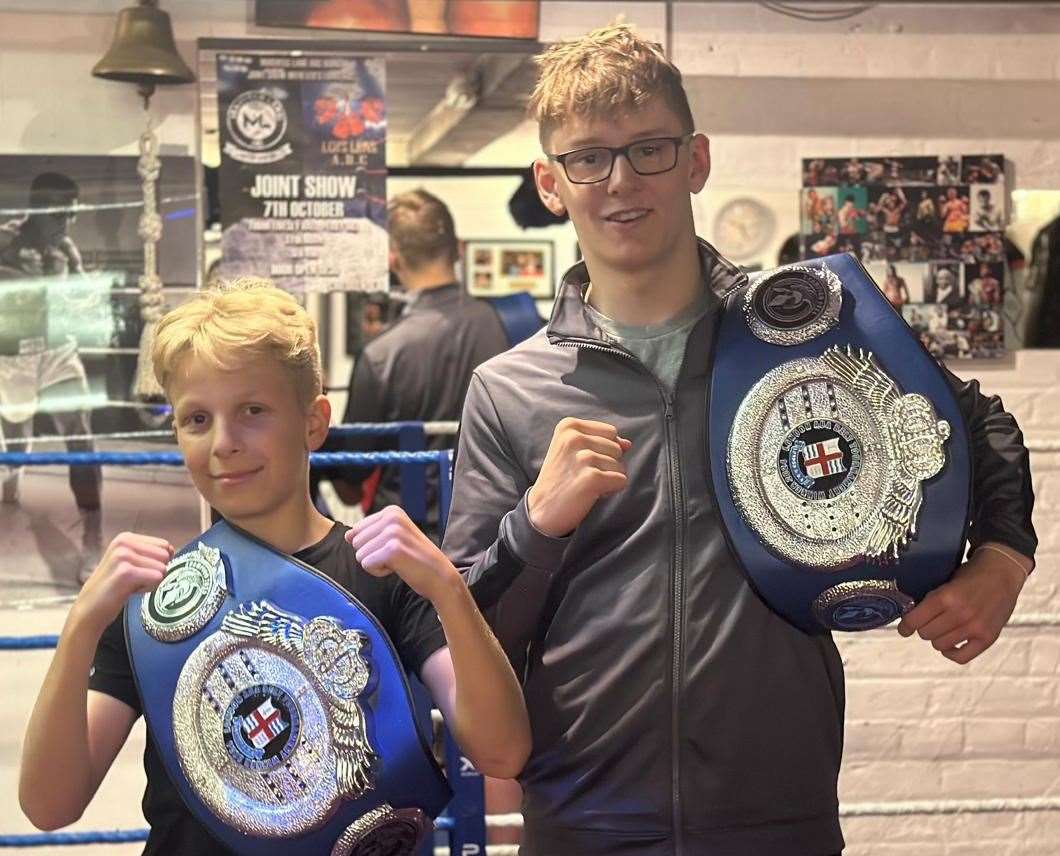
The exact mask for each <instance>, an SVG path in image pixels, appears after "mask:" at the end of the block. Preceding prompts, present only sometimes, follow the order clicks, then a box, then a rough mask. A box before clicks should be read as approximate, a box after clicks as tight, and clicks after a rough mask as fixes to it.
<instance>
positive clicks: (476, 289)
mask: <svg viewBox="0 0 1060 856" xmlns="http://www.w3.org/2000/svg"><path fill="white" fill-rule="evenodd" d="M552 249H553V248H552V241H518V240H516V241H467V243H466V244H465V246H464V272H465V278H464V281H465V282H466V283H467V290H468V292H469V293H470V294H472V295H474V296H475V297H501V296H503V295H505V294H514V293H516V292H519V291H525V292H527V293H529V294H530V296H531V297H533V298H534V299H536V300H549V299H550V298H552V297H555V296H556V286H555V280H554V274H553V252H552Z"/></svg>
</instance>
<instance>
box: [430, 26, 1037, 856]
mask: <svg viewBox="0 0 1060 856" xmlns="http://www.w3.org/2000/svg"><path fill="white" fill-rule="evenodd" d="M539 62H540V80H539V82H538V85H537V88H536V89H535V90H534V93H533V96H532V98H531V101H530V112H531V114H532V115H533V116H534V117H535V118H536V119H537V121H538V123H539V127H540V137H541V144H542V148H543V149H544V152H545V154H544V156H543V157H541V158H540V159H539V160H538V161H536V163H535V164H534V176H535V179H536V182H537V188H538V192H539V195H540V197H541V199H542V201H543V202H544V204H545V206H546V207H547V208H548V209H549V210H550V211H552V213H554V214H556V215H560V214H563V213H567V214H569V215H570V218H571V220H572V221H573V223H574V227H575V230H576V231H577V233H578V243H579V246H580V247H581V250H582V253H583V254H584V261H583V262H581V263H579V264H577V265H576V266H575V267H573V268H572V269H571V270H569V271H568V272H567V273H566V275H565V276H564V277H563V279H562V282H561V285H560V290H559V295H558V297H557V300H556V304H555V308H554V310H553V313H552V318H551V320H550V322H549V324H548V327H547V328H546V330H545V331H543V332H542V333H541V334H539V335H536V336H534V337H533V338H531V339H530V340H528V341H526V342H524V343H522V344H520V345H518V346H516V347H515V348H513V349H512V350H511V351H508V352H507V353H505V354H502V355H500V356H498V357H496V358H494V359H492V360H490V361H489V362H487V363H485V364H484V365H482V366H480V367H479V369H478V370H477V371H476V373H475V375H474V377H473V379H472V382H471V386H470V391H469V393H468V397H467V403H466V405H465V408H464V413H463V418H462V422H461V438H460V444H459V453H458V456H457V462H456V476H455V485H454V495H453V503H452V506H451V511H450V516H449V522H448V527H447V529H446V537H445V542H444V544H443V549H445V550H446V552H447V554H448V555H449V556H451V557H452V558H453V560H454V562H455V563H456V564H457V565H458V566H460V567H461V568H462V569H464V570H466V571H467V572H468V579H469V582H473V583H474V584H475V585H495V586H496V587H497V589H499V590H504V589H505V587H508V588H507V590H506V593H505V594H504V595H503V596H502V597H501V599H500V602H499V604H498V606H497V608H496V609H495V610H494V611H493V612H492V613H491V622H492V624H493V627H494V630H495V632H496V633H497V634H498V637H499V638H500V639H501V642H502V643H503V644H504V645H505V648H506V650H508V651H509V652H510V656H512V658H513V659H514V661H515V662H516V664H517V668H518V670H519V671H520V672H521V674H522V677H523V683H524V693H525V696H526V701H527V707H528V709H529V712H530V722H531V729H532V732H533V751H532V753H531V756H530V759H529V761H528V763H527V765H526V767H525V768H524V770H523V772H522V774H521V775H520V777H519V779H520V782H521V783H522V785H523V787H524V802H523V813H524V839H523V849H522V851H521V852H522V853H523V854H524V856H544V854H548V856H559V854H563V856H565V855H566V854H575V853H576V854H578V856H595V854H601V856H603V854H608V856H616V854H622V856H674V854H687V856H693V854H694V856H830V854H835V853H838V852H839V851H840V850H841V849H842V847H843V837H842V834H841V832H840V828H839V816H838V804H837V803H838V801H837V796H836V781H837V776H838V773H839V764H840V756H841V752H842V742H843V669H842V662H841V660H840V657H839V654H838V652H837V650H836V647H835V645H834V643H833V642H832V639H831V637H830V636H828V635H826V634H822V635H818V636H813V635H809V634H806V633H804V632H802V631H800V630H798V629H796V628H795V627H794V626H793V625H790V624H788V623H786V622H785V621H784V620H782V619H781V618H779V617H778V616H777V615H776V614H775V613H774V612H772V611H771V610H770V609H769V608H768V607H767V606H766V605H765V603H764V602H763V601H762V600H760V599H759V598H758V597H757V596H756V594H755V592H754V591H753V590H752V589H751V587H750V585H749V584H748V582H747V580H746V578H745V576H744V574H743V573H742V572H741V569H740V567H739V564H738V561H737V559H736V558H735V556H734V555H733V553H732V552H731V551H730V548H729V546H728V544H727V543H726V538H725V534H724V532H723V529H722V521H721V519H720V515H719V511H718V503H719V502H720V501H722V498H721V497H715V495H714V491H713V488H712V484H711V477H710V474H709V472H708V466H707V450H706V448H705V447H706V429H705V420H706V414H707V388H708V384H709V381H710V372H711V363H712V354H713V351H712V348H713V339H714V331H715V328H716V321H717V320H718V317H719V313H720V311H721V300H720V297H721V296H722V295H725V294H727V293H729V292H730V291H731V290H733V289H736V288H739V287H741V286H742V285H744V284H746V277H745V276H744V275H743V274H742V273H741V272H740V271H739V270H738V269H737V268H736V266H735V265H733V264H731V263H730V262H728V261H727V260H725V259H724V258H722V257H721V256H720V255H719V254H718V253H717V252H716V251H715V250H714V249H713V248H712V247H711V246H710V245H709V244H707V243H706V242H704V241H700V240H697V238H696V235H695V232H694V227H693V220H692V206H691V194H693V193H698V192H699V191H700V190H702V189H703V187H704V185H705V183H706V181H707V176H708V175H709V173H710V166H711V161H710V146H709V141H708V140H707V137H706V136H704V135H703V134H701V133H697V132H696V130H695V125H694V123H693V118H692V112H691V109H690V106H689V103H688V99H687V97H686V95H685V92H684V89H683V86H682V82H681V74H680V72H679V71H678V70H677V69H676V68H675V67H674V66H673V65H672V64H671V63H670V62H669V61H668V60H667V59H666V57H665V56H664V55H663V53H662V50H661V48H660V47H659V45H657V44H654V43H652V42H649V41H646V40H645V39H643V38H641V37H640V36H638V35H637V34H636V33H635V32H634V31H633V30H632V29H630V28H629V27H626V26H612V27H607V28H604V29H601V30H597V31H595V32H592V33H589V34H588V35H586V36H583V37H581V38H579V39H576V40H574V41H572V42H569V43H563V44H559V45H555V46H553V47H551V48H549V49H548V50H547V51H546V52H545V53H544V55H543V56H542V57H540V58H539ZM951 382H952V383H953V385H954V386H955V391H956V394H957V396H958V398H959V400H960V402H961V408H962V411H963V413H964V415H965V418H966V420H967V422H968V425H969V429H970V433H971V435H972V437H973V442H974V450H975V451H974V456H975V459H976V460H975V485H974V491H973V493H974V501H973V520H974V525H973V527H972V530H971V543H972V547H973V552H972V555H971V558H970V560H969V561H968V562H967V563H966V564H965V565H963V566H962V567H961V568H960V569H959V570H958V571H957V573H956V575H955V576H954V578H953V580H952V581H951V582H949V583H947V584H946V585H944V586H942V587H941V588H939V589H937V590H936V591H935V592H933V593H932V594H930V595H928V596H927V597H926V598H925V599H924V600H923V601H922V602H921V603H920V604H919V605H918V606H917V607H916V608H915V609H913V610H912V611H911V612H909V613H908V614H907V615H906V617H905V619H904V620H903V622H902V624H901V625H900V627H899V630H900V631H901V632H902V633H904V634H908V633H911V632H913V631H919V633H920V635H921V636H923V637H924V638H925V639H928V640H930V641H931V642H932V644H934V646H935V647H936V648H937V649H938V650H939V651H940V652H941V653H942V654H943V656H946V657H948V658H950V659H951V660H954V661H956V662H959V663H964V662H967V661H968V660H970V659H971V658H972V657H974V656H976V655H977V654H978V653H980V652H982V651H983V650H984V649H985V648H986V647H987V646H989V645H990V644H991V643H992V642H993V640H994V639H995V638H996V637H997V634H998V632H999V631H1000V629H1001V627H1002V626H1003V624H1004V623H1005V620H1006V619H1007V617H1008V615H1009V614H1010V613H1011V611H1012V608H1013V605H1014V604H1015V601H1016V597H1017V595H1018V593H1019V591H1020V588H1021V586H1022V585H1023V581H1024V578H1025V570H1026V569H1028V568H1029V567H1030V566H1031V564H1032V560H1031V559H1030V558H1029V557H1030V556H1032V555H1033V553H1034V549H1035V545H1036V540H1035V537H1034V531H1033V528H1032V527H1031V523H1030V512H1031V505H1032V503H1033V496H1032V495H1031V490H1030V480H1029V473H1028V467H1027V458H1028V456H1027V451H1026V449H1025V448H1024V447H1023V445H1022V439H1021V437H1020V434H1019V430H1018V428H1017V426H1016V424H1015V421H1014V420H1013V419H1012V417H1011V416H1009V415H1008V414H1006V413H1005V412H1004V410H1003V409H1002V407H1001V404H1000V401H999V400H998V399H996V398H992V399H988V398H986V397H984V396H981V395H979V394H978V384H977V383H976V382H972V383H969V384H963V383H961V382H959V381H957V379H956V378H952V376H951ZM527 414H532V417H533V418H529V419H528V418H527ZM987 542H993V543H987ZM984 547H986V548H988V549H983V548H984Z"/></svg>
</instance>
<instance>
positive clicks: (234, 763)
mask: <svg viewBox="0 0 1060 856" xmlns="http://www.w3.org/2000/svg"><path fill="white" fill-rule="evenodd" d="M368 644H369V639H368V637H367V636H366V635H365V634H364V633H362V632H361V631H359V630H348V629H345V628H343V627H342V626H341V625H340V624H339V623H338V621H336V620H335V619H334V618H330V617H327V616H324V617H317V618H314V619H312V620H311V621H309V622H304V621H303V620H302V619H301V618H300V617H299V616H297V615H294V614H292V613H289V612H284V611H283V610H281V609H279V608H277V607H276V606H274V605H273V604H271V603H269V602H268V601H259V602H253V603H249V604H243V605H241V606H240V608H239V609H238V610H233V611H232V612H229V613H228V614H227V615H226V616H225V617H224V620H223V621H222V623H221V629H220V630H218V631H217V632H215V633H212V634H211V635H210V636H208V637H207V638H206V639H204V640H203V641H202V643H201V644H200V645H199V646H198V647H197V648H196V649H195V650H194V651H193V652H192V654H191V656H190V657H189V658H188V661H187V662H186V663H185V665H184V668H183V669H182V670H181V673H180V677H179V679H178V681H177V687H176V691H175V693H174V698H173V732H174V738H175V743H176V748H177V755H178V758H179V760H180V764H181V768H182V769H183V770H184V773H185V775H186V776H187V779H188V782H189V783H190V784H191V786H192V788H193V789H194V790H195V792H196V793H197V794H198V796H199V797H200V798H201V799H202V801H203V802H204V803H205V804H206V805H207V806H208V807H209V809H210V810H211V811H212V812H213V813H214V814H215V815H216V816H217V817H219V818H220V819H221V820H222V821H224V822H225V823H226V824H228V825H229V826H231V827H233V828H235V829H238V830H239V831H241V832H246V833H248V834H251V835H258V836H262V837H267V838H281V837H284V836H290V835H297V834H300V833H303V832H307V831H310V830H312V829H316V828H318V827H319V826H320V825H322V824H323V823H324V822H325V821H326V820H327V818H328V817H329V816H330V815H331V813H332V812H333V811H334V809H335V806H336V804H337V803H338V802H339V801H340V800H354V799H357V798H358V797H360V796H362V795H363V794H364V793H365V792H367V791H368V790H370V789H371V788H373V787H374V785H375V779H374V777H375V768H376V765H377V763H378V761H379V756H378V754H377V752H376V751H375V749H374V748H373V747H372V745H371V743H370V742H369V739H368V730H367V722H366V719H365V711H364V709H363V708H362V706H361V701H360V695H361V693H363V692H364V691H365V689H366V688H367V687H368V684H369V679H370V677H371V670H370V665H369V661H368V659H367V647H368ZM251 718H253V721H251ZM263 728H270V729H271V730H270V731H268V732H267V733H265V736H264V737H262V736H261V731H262V729H263ZM255 739H257V742H255ZM266 741H267V742H266Z"/></svg>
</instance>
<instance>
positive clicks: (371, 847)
mask: <svg viewBox="0 0 1060 856" xmlns="http://www.w3.org/2000/svg"><path fill="white" fill-rule="evenodd" d="M433 828H434V824H432V823H431V819H430V818H429V817H427V815H426V814H424V812H423V811H421V810H420V809H418V808H402V809H394V808H391V806H390V805H389V804H387V803H383V804H382V805H381V806H379V807H378V808H374V809H372V810H371V811H369V812H367V813H366V814H363V815H361V817H359V818H357V820H356V821H354V822H353V823H352V824H350V826H349V827H347V829H346V831H345V832H343V833H342V835H340V836H339V838H338V840H337V841H336V842H335V846H334V847H333V848H331V856H358V854H361V853H366V854H375V853H380V854H383V853H385V854H387V856H412V854H413V853H415V851H416V844H417V842H419V841H420V839H421V838H422V837H423V836H424V835H426V834H427V833H428V832H430V831H431V830H432V829H433Z"/></svg>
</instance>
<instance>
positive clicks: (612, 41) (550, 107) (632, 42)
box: [527, 24, 695, 148]
mask: <svg viewBox="0 0 1060 856" xmlns="http://www.w3.org/2000/svg"><path fill="white" fill-rule="evenodd" d="M536 62H537V65H538V69H539V72H538V79H537V85H536V86H535V87H534V91H533V93H532V94H531V96H530V103H529V105H528V106H527V111H528V113H529V115H530V116H531V118H533V119H535V120H536V121H537V123H538V126H539V131H540V135H541V144H542V146H545V147H546V148H547V145H548V140H549V137H550V135H551V134H552V131H553V130H555V129H556V127H558V126H559V125H561V124H562V123H563V122H564V121H566V120H567V119H569V118H570V117H571V116H579V117H583V118H590V119H600V118H605V117H608V116H611V115H613V114H614V113H615V111H616V109H617V110H619V111H622V110H635V109H637V108H639V107H641V106H643V105H644V104H645V103H646V102H647V101H650V100H651V99H652V98H656V97H660V98H662V99H663V101H664V102H665V103H666V104H667V106H669V107H670V109H671V110H673V111H674V113H676V114H677V118H678V119H680V120H681V125H682V130H683V131H684V133H686V134H690V133H692V131H694V130H695V123H694V121H693V119H692V109H691V108H690V107H689V106H688V95H687V94H686V93H685V88H684V86H683V85H682V83H681V72H680V71H678V70H677V66H675V65H674V64H673V63H672V62H670V61H669V60H668V59H667V58H666V56H665V55H664V54H663V49H662V45H660V44H658V43H657V42H652V41H649V40H648V39H645V38H643V37H641V36H639V35H637V34H636V33H635V32H634V31H633V28H632V27H630V26H629V25H628V24H612V25H611V26H608V27H603V28H601V29H599V30H593V31H592V32H591V33H586V34H585V35H584V36H581V37H579V38H577V39H574V40H572V41H566V42H559V43H557V44H554V45H552V46H551V47H549V48H548V49H547V50H546V51H545V52H544V53H542V54H541V55H540V56H538V57H536Z"/></svg>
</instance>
